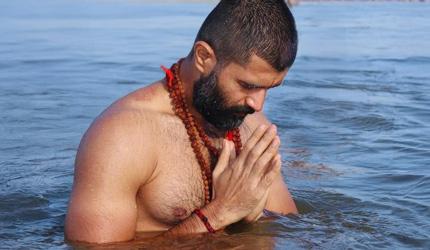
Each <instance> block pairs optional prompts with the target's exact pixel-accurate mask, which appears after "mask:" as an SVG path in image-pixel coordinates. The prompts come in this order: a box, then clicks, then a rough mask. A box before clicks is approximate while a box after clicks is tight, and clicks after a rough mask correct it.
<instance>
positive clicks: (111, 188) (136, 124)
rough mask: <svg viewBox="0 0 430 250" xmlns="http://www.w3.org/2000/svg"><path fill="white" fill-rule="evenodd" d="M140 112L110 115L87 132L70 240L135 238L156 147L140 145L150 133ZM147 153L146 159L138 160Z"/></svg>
mask: <svg viewBox="0 0 430 250" xmlns="http://www.w3.org/2000/svg"><path fill="white" fill-rule="evenodd" d="M139 116H140V114H138V113H135V112H133V111H123V112H121V113H115V114H113V113H109V114H104V115H102V116H101V117H100V118H98V119H97V120H96V121H95V122H94V123H93V124H92V125H91V127H90V128H89V130H88V131H87V132H86V134H85V135H84V138H83V139H82V141H81V144H80V146H79V150H78V153H77V156H76V162H75V178H74V184H73V190H72V194H71V197H70V203H69V208H68V212H67V216H66V222H65V236H66V238H67V239H68V240H71V241H83V242H95V243H102V242H115V241H127V240H131V239H133V238H134V235H135V230H136V219H137V208H136V200H135V199H136V193H137V191H138V189H139V186H140V185H141V184H142V183H145V182H146V180H148V179H149V177H150V174H151V173H152V170H153V168H154V162H155V161H154V159H153V157H154V156H153V154H152V151H151V147H145V146H140V145H142V141H143V142H147V141H148V140H150V136H149V135H148V133H147V132H146V131H145V130H144V128H143V127H142V126H141V122H140V119H141V118H140V117H139ZM145 140H146V141H145ZM136 156H139V158H138V157H136ZM142 157H143V159H146V161H145V162H139V161H138V159H142ZM142 164H143V165H142Z"/></svg>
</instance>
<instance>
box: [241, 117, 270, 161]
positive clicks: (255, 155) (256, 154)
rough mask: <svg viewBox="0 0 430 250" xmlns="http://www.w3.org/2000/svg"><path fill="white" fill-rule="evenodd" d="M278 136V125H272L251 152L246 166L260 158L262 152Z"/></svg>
mask: <svg viewBox="0 0 430 250" xmlns="http://www.w3.org/2000/svg"><path fill="white" fill-rule="evenodd" d="M275 136H276V126H275V125H271V126H270V128H269V129H268V130H266V132H265V133H264V135H263V137H262V138H261V139H260V140H259V141H258V142H257V144H255V146H254V147H253V148H252V150H251V151H250V152H249V154H248V156H247V157H246V160H245V166H249V167H251V168H252V166H253V165H254V164H255V162H256V161H257V160H258V159H259V158H260V156H261V154H262V153H263V152H264V151H265V150H266V149H267V147H268V146H269V145H270V143H271V142H272V140H273V139H274V138H275Z"/></svg>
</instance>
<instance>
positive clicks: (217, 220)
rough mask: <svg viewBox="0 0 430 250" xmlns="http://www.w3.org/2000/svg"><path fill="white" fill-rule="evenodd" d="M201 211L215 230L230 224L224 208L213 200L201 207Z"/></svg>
mask: <svg viewBox="0 0 430 250" xmlns="http://www.w3.org/2000/svg"><path fill="white" fill-rule="evenodd" d="M201 211H202V213H203V214H204V215H205V216H206V217H207V218H208V221H209V223H210V225H211V226H212V228H213V229H214V230H215V231H218V230H220V229H223V228H225V227H226V226H228V225H230V224H231V223H232V222H231V223H230V221H229V219H228V216H227V214H226V211H225V209H224V208H223V207H222V206H221V205H220V204H218V203H216V202H215V201H212V202H211V203H209V204H207V205H206V206H205V207H203V208H202V209H201Z"/></svg>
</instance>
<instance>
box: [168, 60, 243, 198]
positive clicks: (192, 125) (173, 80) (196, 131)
mask: <svg viewBox="0 0 430 250" xmlns="http://www.w3.org/2000/svg"><path fill="white" fill-rule="evenodd" d="M182 61H183V59H180V60H179V61H178V62H177V63H175V64H173V65H172V67H171V68H170V69H167V68H165V67H163V66H161V68H162V69H163V70H164V71H165V72H166V82H167V89H168V91H169V96H170V99H171V101H172V105H173V109H174V111H175V114H176V115H177V116H178V117H179V118H180V119H181V120H182V123H183V124H184V126H185V129H186V130H187V134H188V137H189V138H190V143H191V147H192V148H193V151H194V154H195V155H196V158H197V161H198V163H199V165H200V170H201V172H202V180H203V184H204V193H205V204H208V203H209V202H210V201H211V198H212V171H213V169H214V167H215V165H216V161H217V159H218V157H219V155H220V151H219V150H218V149H217V148H216V147H215V146H214V145H213V143H212V142H211V141H210V140H209V138H208V136H207V135H206V133H205V131H204V130H203V128H202V126H200V125H199V124H198V123H197V122H195V119H194V116H193V115H192V114H191V112H190V110H189V108H188V105H187V103H186V101H185V91H184V86H183V83H182V81H181V78H180V76H179V72H180V67H181V64H182ZM226 138H227V139H228V140H230V141H233V142H234V145H235V150H236V155H239V153H240V150H241V148H242V142H241V139H240V132H239V128H235V129H233V130H231V131H228V132H227V133H226ZM201 142H203V145H202V143H201ZM203 147H206V148H207V150H208V152H209V155H210V156H211V159H210V160H209V161H207V160H206V159H205V157H204V155H203V150H204V149H203Z"/></svg>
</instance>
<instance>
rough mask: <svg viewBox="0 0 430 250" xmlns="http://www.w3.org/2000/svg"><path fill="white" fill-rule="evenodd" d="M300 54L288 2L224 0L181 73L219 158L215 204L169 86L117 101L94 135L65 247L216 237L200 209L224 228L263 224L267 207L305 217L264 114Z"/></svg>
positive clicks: (80, 168)
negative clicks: (236, 138)
mask: <svg viewBox="0 0 430 250" xmlns="http://www.w3.org/2000/svg"><path fill="white" fill-rule="evenodd" d="M296 52H297V32H296V29H295V23H294V18H293V16H292V14H291V13H290V11H289V9H288V7H287V6H286V5H285V3H284V1H283V0H265V1H261V0H222V1H221V2H220V3H219V4H218V5H217V6H216V7H215V9H214V10H213V11H212V12H211V13H210V14H209V16H208V17H207V18H206V20H205V22H204V23H203V25H202V27H201V28H200V31H199V33H198V35H197V38H196V40H195V43H194V45H193V47H192V50H191V52H190V53H189V55H188V56H187V57H186V58H185V59H184V60H183V61H182V62H181V67H180V72H179V78H180V79H181V82H182V84H183V86H184V92H185V93H184V100H185V102H186V103H187V106H188V107H189V112H191V114H192V115H193V117H194V120H195V122H196V123H198V124H199V125H200V126H201V127H202V128H204V130H205V132H206V134H207V135H208V138H209V140H210V141H211V142H212V143H213V145H215V147H216V148H218V149H219V150H220V151H221V154H220V156H219V158H218V160H217V161H215V163H214V166H215V169H214V171H213V185H212V190H213V195H212V198H211V200H210V202H209V203H208V204H205V189H204V182H203V179H202V176H203V174H202V171H201V169H200V167H201V166H200V165H199V162H198V161H197V158H196V155H195V153H194V151H193V148H192V146H191V144H190V138H189V136H188V134H187V130H186V128H185V126H184V123H183V122H182V121H181V119H180V118H179V117H178V116H177V115H176V113H175V111H174V109H173V107H172V101H171V97H170V96H169V92H168V89H167V87H166V81H167V77H166V78H165V79H163V80H159V81H157V82H154V83H152V84H150V85H149V86H147V87H144V88H141V89H138V90H136V91H134V92H132V93H130V94H128V95H127V96H125V97H123V98H121V99H119V100H118V101H116V102H115V103H113V104H112V105H111V106H110V107H109V108H108V109H106V110H105V111H104V112H103V113H102V114H101V115H100V116H99V117H97V119H96V120H95V121H94V122H93V124H92V125H91V127H90V128H89V129H88V131H87V132H86V133H85V135H84V137H83V139H82V141H81V144H80V146H79V150H78V153H77V156H76V163H75V179H74V185H73V190H72V194H71V198H70V203H69V209H68V212H67V217H66V222H65V223H66V224H65V235H66V238H67V239H68V240H72V241H83V242H94V243H104V242H118V241H128V240H132V239H133V238H134V237H135V233H136V232H150V231H151V232H153V231H161V232H163V231H164V232H165V233H166V234H173V235H179V234H190V233H203V232H207V231H208V228H207V227H206V226H205V224H204V223H203V221H202V220H201V218H199V216H197V215H196V214H195V213H193V211H195V209H198V208H200V209H201V210H200V211H201V212H202V214H203V215H205V216H206V217H207V218H208V222H209V223H210V225H211V227H212V228H213V229H214V230H220V229H223V228H224V227H226V226H228V225H230V224H232V223H235V222H237V221H240V220H244V221H247V222H252V221H255V220H257V219H258V218H259V217H260V216H261V215H262V211H263V210H264V209H267V210H270V211H273V212H277V213H282V214H288V213H297V209H296V206H295V204H294V201H293V199H292V198H291V195H290V193H289V192H288V189H287V186H286V184H285V183H284V180H283V177H282V175H281V173H280V167H281V157H280V155H279V153H278V149H279V145H280V140H279V137H278V136H277V132H276V126H274V125H271V124H270V122H269V121H268V120H267V119H266V118H265V116H264V115H263V113H262V111H261V110H262V108H263V103H264V100H265V97H266V93H267V91H268V90H269V89H270V88H274V87H276V86H278V85H280V84H281V82H282V81H283V79H284V77H285V76H286V74H287V71H288V69H289V68H290V67H291V65H292V64H293V62H294V59H295V56H296ZM280 112H282V111H280ZM236 127H239V130H240V135H241V140H242V142H243V148H242V150H241V152H240V154H239V155H236V154H235V150H234V145H233V143H232V142H230V141H227V140H225V139H224V134H225V132H226V131H229V130H231V129H234V128H236ZM199 143H200V145H201V146H202V147H201V148H203V149H204V156H205V158H206V161H208V162H210V159H209V158H210V157H211V156H210V153H209V150H208V149H207V148H206V147H205V146H204V144H203V143H202V142H201V140H200V141H199Z"/></svg>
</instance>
